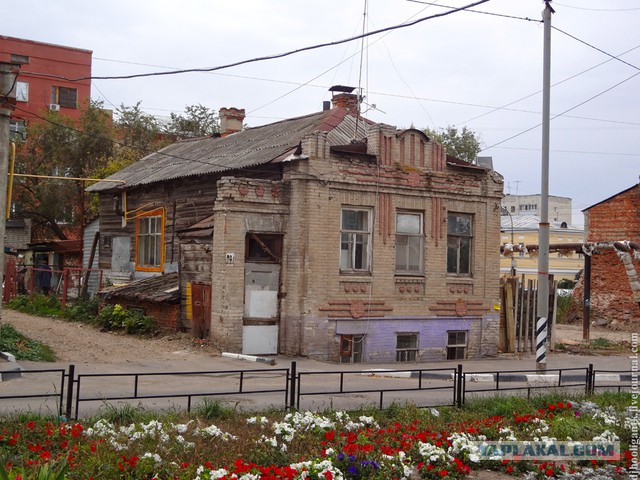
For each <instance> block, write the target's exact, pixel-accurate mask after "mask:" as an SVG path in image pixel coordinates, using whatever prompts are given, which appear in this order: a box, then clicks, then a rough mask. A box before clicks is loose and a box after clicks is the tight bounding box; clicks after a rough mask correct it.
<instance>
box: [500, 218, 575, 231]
mask: <svg viewBox="0 0 640 480" xmlns="http://www.w3.org/2000/svg"><path fill="white" fill-rule="evenodd" d="M512 221H513V229H514V230H515V231H518V230H538V229H539V228H540V217H539V216H538V215H526V214H524V215H520V214H519V215H511V217H510V216H509V215H501V216H500V229H501V230H504V231H509V230H510V229H511V222H512ZM563 223H564V222H558V221H554V220H550V221H549V229H550V230H571V231H580V232H582V231H584V229H583V228H582V227H578V226H575V225H567V226H566V227H563V226H562V224H563Z"/></svg>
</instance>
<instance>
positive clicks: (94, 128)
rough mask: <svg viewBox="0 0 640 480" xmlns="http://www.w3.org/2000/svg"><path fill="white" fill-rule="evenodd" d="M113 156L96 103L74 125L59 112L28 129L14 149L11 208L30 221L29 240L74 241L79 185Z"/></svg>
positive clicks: (105, 115) (81, 189) (106, 124)
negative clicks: (65, 178)
mask: <svg viewBox="0 0 640 480" xmlns="http://www.w3.org/2000/svg"><path fill="white" fill-rule="evenodd" d="M112 153H113V142H112V139H111V120H110V116H109V115H108V113H107V112H106V111H105V110H103V109H102V104H101V103H95V102H91V103H90V104H89V105H88V106H86V107H85V108H84V110H83V112H82V115H81V117H80V120H79V122H78V124H74V122H73V121H72V120H71V119H69V118H68V117H65V116H64V115H61V114H60V113H58V112H48V113H47V114H45V117H44V121H43V122H41V123H37V124H34V125H32V126H29V127H27V140H26V142H25V143H23V144H21V145H20V146H19V151H18V156H17V159H16V167H15V172H16V173H23V174H28V175H34V177H16V178H15V179H14V186H13V198H12V203H13V206H14V211H15V213H16V214H18V215H20V216H21V217H23V218H30V219H31V220H32V240H36V241H38V240H49V239H51V238H58V239H61V240H65V239H67V238H69V236H76V235H77V234H78V233H79V231H80V227H81V225H80V224H81V222H82V221H83V218H82V217H83V215H81V212H82V208H83V205H84V203H83V199H84V189H85V187H86V184H85V182H84V181H80V180H62V179H56V178H52V177H69V178H87V177H92V175H93V174H94V172H96V171H98V170H99V169H101V168H103V167H104V165H105V164H106V163H107V161H108V159H109V158H111V156H112Z"/></svg>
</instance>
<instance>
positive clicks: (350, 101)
mask: <svg viewBox="0 0 640 480" xmlns="http://www.w3.org/2000/svg"><path fill="white" fill-rule="evenodd" d="M354 90H355V87H346V86H343V85H334V86H333V87H331V88H330V89H329V91H330V92H332V93H333V96H332V97H331V104H332V105H333V108H336V107H344V108H348V109H349V110H350V111H351V112H353V113H355V114H358V113H359V112H360V105H359V102H358V95H356V94H355V93H351V92H353V91H354Z"/></svg>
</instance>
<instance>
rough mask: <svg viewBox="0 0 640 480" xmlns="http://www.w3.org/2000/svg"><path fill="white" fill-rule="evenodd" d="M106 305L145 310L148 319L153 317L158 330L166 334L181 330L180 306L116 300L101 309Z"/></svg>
mask: <svg viewBox="0 0 640 480" xmlns="http://www.w3.org/2000/svg"><path fill="white" fill-rule="evenodd" d="M105 304H120V305H121V306H122V308H124V309H125V310H140V309H142V310H144V314H145V315H146V316H147V317H152V318H153V319H154V321H155V324H156V327H157V328H158V330H162V331H164V332H177V331H179V330H180V328H181V323H180V304H179V303H176V304H166V303H152V302H142V301H136V302H131V301H127V300H122V299H114V300H112V301H107V302H105V303H103V304H102V305H101V306H100V308H101V309H102V307H103V306H104V305H105Z"/></svg>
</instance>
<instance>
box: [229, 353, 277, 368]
mask: <svg viewBox="0 0 640 480" xmlns="http://www.w3.org/2000/svg"><path fill="white" fill-rule="evenodd" d="M222 356H223V357H226V358H233V359H235V360H247V361H249V362H258V363H265V364H267V365H275V364H276V361H275V359H274V358H267V357H257V356H255V355H244V354H242V353H229V352H222Z"/></svg>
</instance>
